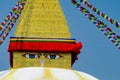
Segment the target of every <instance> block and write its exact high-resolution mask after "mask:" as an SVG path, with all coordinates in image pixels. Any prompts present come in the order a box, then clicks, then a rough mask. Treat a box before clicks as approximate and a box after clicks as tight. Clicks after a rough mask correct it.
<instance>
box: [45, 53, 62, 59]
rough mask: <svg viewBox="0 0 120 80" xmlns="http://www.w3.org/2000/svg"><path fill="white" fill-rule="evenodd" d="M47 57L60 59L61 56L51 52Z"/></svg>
mask: <svg viewBox="0 0 120 80" xmlns="http://www.w3.org/2000/svg"><path fill="white" fill-rule="evenodd" d="M46 57H47V58H49V59H58V58H61V56H60V55H57V54H49V55H46Z"/></svg>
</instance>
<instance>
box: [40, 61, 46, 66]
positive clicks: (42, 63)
mask: <svg viewBox="0 0 120 80" xmlns="http://www.w3.org/2000/svg"><path fill="white" fill-rule="evenodd" d="M44 62H45V61H44V59H41V60H40V64H41V67H43V66H44Z"/></svg>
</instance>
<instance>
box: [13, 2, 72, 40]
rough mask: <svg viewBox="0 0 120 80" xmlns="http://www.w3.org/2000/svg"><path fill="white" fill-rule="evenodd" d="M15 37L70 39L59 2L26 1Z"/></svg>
mask: <svg viewBox="0 0 120 80" xmlns="http://www.w3.org/2000/svg"><path fill="white" fill-rule="evenodd" d="M15 36H16V37H38V38H70V37H71V35H70V32H69V29H68V25H67V22H66V20H65V16H64V14H63V12H62V9H61V7H60V3H59V0H27V2H26V5H25V8H24V10H23V13H22V15H21V17H20V20H19V23H18V25H17V28H16V31H15Z"/></svg>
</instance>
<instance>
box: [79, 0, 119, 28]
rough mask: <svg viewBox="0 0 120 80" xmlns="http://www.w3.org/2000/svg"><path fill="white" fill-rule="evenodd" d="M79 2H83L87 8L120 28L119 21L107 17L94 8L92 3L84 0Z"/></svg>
mask: <svg viewBox="0 0 120 80" xmlns="http://www.w3.org/2000/svg"><path fill="white" fill-rule="evenodd" d="M81 3H83V4H84V5H86V6H87V7H88V8H90V9H91V10H92V11H93V12H95V13H96V14H98V15H99V16H101V17H103V18H104V19H106V20H107V21H108V22H110V23H111V24H114V25H115V26H116V27H117V28H119V29H120V23H119V22H117V21H116V20H114V19H113V18H111V17H109V16H108V15H106V14H105V13H103V12H101V11H100V10H99V9H97V8H95V7H94V6H93V5H91V4H90V3H88V1H86V0H81Z"/></svg>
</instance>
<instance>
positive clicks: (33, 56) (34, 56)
mask: <svg viewBox="0 0 120 80" xmlns="http://www.w3.org/2000/svg"><path fill="white" fill-rule="evenodd" d="M23 56H24V57H26V58H30V59H36V58H39V54H30V53H29V54H24V55H23Z"/></svg>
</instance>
